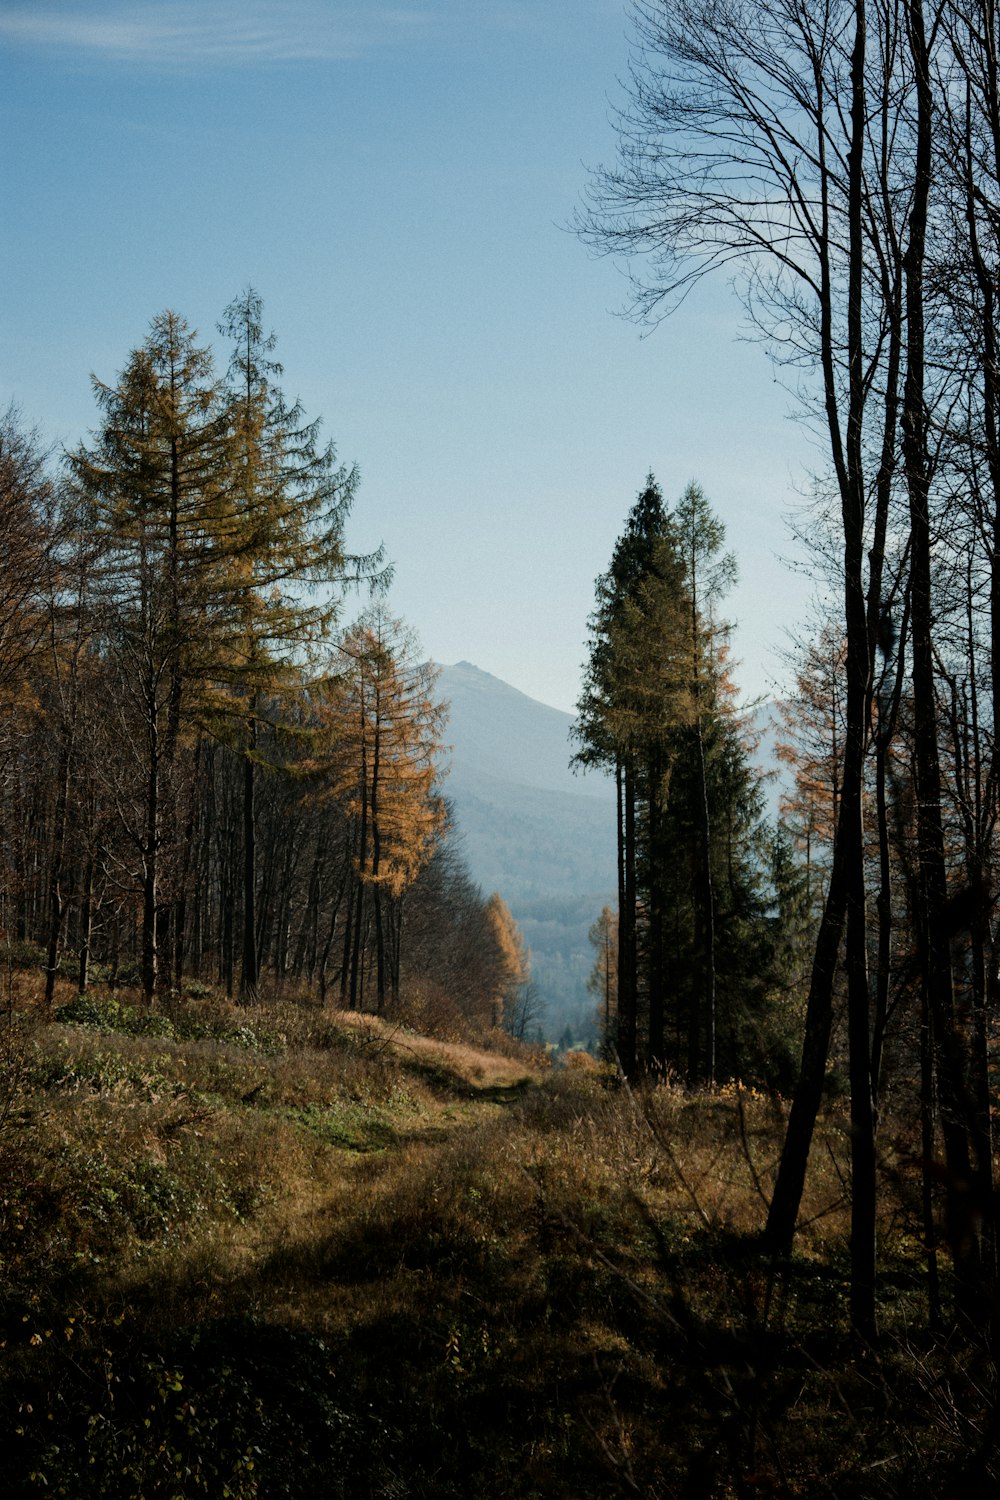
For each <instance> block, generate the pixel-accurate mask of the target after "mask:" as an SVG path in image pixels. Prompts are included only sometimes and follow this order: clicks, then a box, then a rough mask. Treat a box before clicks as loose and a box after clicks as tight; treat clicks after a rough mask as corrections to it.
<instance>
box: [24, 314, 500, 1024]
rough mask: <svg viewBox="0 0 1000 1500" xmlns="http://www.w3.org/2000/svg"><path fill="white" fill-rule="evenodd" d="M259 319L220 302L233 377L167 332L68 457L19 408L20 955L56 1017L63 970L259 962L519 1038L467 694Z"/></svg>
mask: <svg viewBox="0 0 1000 1500" xmlns="http://www.w3.org/2000/svg"><path fill="white" fill-rule="evenodd" d="M262 317H263V309H262V304H261V300H260V297H259V296H258V294H257V293H256V292H254V291H253V290H252V289H248V290H247V291H246V292H245V293H243V294H242V295H241V297H239V298H238V299H236V301H234V302H233V303H232V304H231V305H230V307H229V308H228V309H227V310H226V313H225V315H224V319H223V322H222V324H221V325H220V333H222V334H223V336H224V337H225V338H226V339H227V341H228V344H229V346H230V349H231V356H230V360H229V364H228V368H227V369H226V371H225V372H224V373H223V374H221V375H220V374H218V373H217V372H216V370H215V366H214V362H213V355H212V351H211V350H210V349H208V348H202V347H200V346H199V345H198V343H197V341H196V338H195V336H194V334H193V333H192V331H191V330H190V329H189V328H188V326H187V325H186V324H185V322H184V320H183V319H182V318H181V317H180V316H179V315H178V314H175V313H173V312H166V313H163V314H161V315H159V316H157V317H156V318H154V319H153V322H152V324H151V327H150V332H149V334H148V336H147V338H146V340H145V341H144V343H143V344H142V345H141V346H140V347H138V348H136V349H135V350H134V351H133V352H132V353H131V355H130V356H129V357H128V360H127V363H126V364H125V366H124V368H123V370H122V371H121V373H120V375H119V376H118V378H117V380H116V381H115V382H114V383H113V384H110V385H103V384H100V383H97V382H96V381H95V395H96V400H97V407H98V425H97V429H96V433H95V436H94V441H93V445H92V446H91V447H87V446H86V445H81V446H80V447H78V448H76V449H75V450H73V451H71V452H69V453H67V454H66V455H65V461H64V463H63V464H62V466H61V468H57V467H55V466H54V465H53V464H52V463H51V462H48V463H47V462H46V455H44V454H43V453H42V452H41V451H40V450H39V444H38V442H37V439H35V438H34V436H33V434H32V432H31V431H30V429H28V428H27V427H26V425H25V422H24V421H23V419H22V418H21V416H20V414H19V413H18V412H17V411H15V410H13V409H11V410H8V412H7V413H6V415H5V416H4V418H3V422H2V426H0V476H2V478H0V483H2V487H3V511H2V522H0V524H2V526H3V579H4V582H3V594H4V600H3V621H2V635H0V655H2V658H3V668H2V673H3V681H4V686H5V689H6V691H7V696H8V704H9V710H8V713H7V715H6V717H5V722H4V766H5V773H4V796H5V817H4V829H5V831H4V862H5V871H6V880H5V886H4V898H3V899H4V910H5V919H4V926H5V930H6V932H7V935H8V940H9V941H10V942H12V943H13V944H14V945H15V950H16V951H17V952H18V953H19V954H21V955H30V954H31V953H32V952H35V953H38V954H44V964H45V975H46V981H45V1001H46V1005H47V1006H49V1007H51V1005H52V1002H53V996H54V994H55V986H56V980H57V977H58V976H59V975H60V974H61V973H65V974H72V976H73V977H74V979H75V982H76V988H77V990H78V992H79V993H80V994H84V993H86V992H87V990H88V987H89V984H90V983H91V981H92V980H94V979H99V980H100V981H101V982H104V983H106V984H107V985H109V986H110V988H111V989H112V990H114V989H115V988H116V987H118V986H120V985H123V984H126V985H127V984H132V985H138V986H139V987H140V988H141V990H142V993H143V995H144V997H145V998H146V1000H147V1001H150V1002H151V1001H152V1000H153V998H154V997H155V996H159V995H164V994H165V995H170V994H179V993H181V992H182V991H183V990H184V989H185V987H189V986H190V985H191V984H194V985H199V984H208V985H219V986H220V987H221V988H222V990H223V991H224V992H225V994H226V995H228V996H234V995H236V996H238V998H239V1000H240V1002H241V1003H242V1004H245V1005H251V1004H253V1003H254V1002H255V1000H256V999H257V997H258V990H259V985H260V981H261V975H262V973H266V974H267V975H268V981H269V983H273V985H274V987H275V990H276V992H277V993H278V994H279V995H280V994H281V993H283V992H284V991H285V990H286V989H287V990H292V991H295V990H300V991H305V990H309V991H315V992H316V993H317V994H318V995H319V997H320V999H321V1001H322V1000H325V999H326V998H327V997H328V996H329V997H330V998H331V999H332V998H334V997H336V999H337V1000H338V1002H339V1003H340V1004H341V1005H343V1006H345V1007H347V1008H349V1009H358V1008H361V1009H366V1010H373V1011H376V1012H379V1013H381V1012H383V1011H385V1010H386V1008H387V1007H392V1008H393V1009H395V1010H396V1011H397V1012H398V1011H399V1008H400V1004H401V994H402V993H403V992H404V990H405V993H406V996H407V1004H408V1006H410V1007H411V1009H412V1010H413V1016H412V1018H413V1019H418V1018H419V1019H427V1024H431V1025H434V1024H436V1025H438V1026H444V1025H446V1024H447V1022H448V1021H449V1019H450V1020H451V1021H452V1022H453V1023H454V1024H455V1025H461V1024H469V1025H473V1026H476V1025H478V1026H486V1027H489V1026H491V1025H494V1024H496V1025H499V1024H501V1023H502V1021H503V1007H504V1001H505V998H507V999H509V1001H510V1003H511V1004H512V1005H513V1004H516V1000H517V996H516V991H517V989H518V986H519V985H521V984H523V983H524V982H525V979H526V976H525V974H523V973H522V970H523V968H524V958H523V955H522V954H520V952H518V951H516V934H515V932H514V929H513V923H512V920H511V918H510V915H509V912H507V910H506V907H505V906H504V904H503V902H502V900H501V899H500V898H499V897H497V898H495V899H494V900H493V902H492V904H490V903H487V902H486V901H485V899H484V898H483V897H482V895H481V894H480V893H479V892H478V890H477V889H476V887H475V886H474V885H473V883H472V881H471V880H470V878H469V876H468V874H467V872H466V871H465V869H464V866H463V864H462V861H461V859H460V857H459V856H458V854H457V852H455V851H453V849H452V848H451V847H450V845H449V842H448V840H447V837H446V833H447V829H448V824H449V809H448V805H447V802H446V801H445V799H444V797H443V795H442V788H441V786H440V785H439V782H440V776H439V774H438V756H439V754H440V752H441V749H442V745H443V726H444V722H445V719H446V714H447V706H446V705H445V704H444V703H443V702H441V701H439V699H438V697H437V696H436V694H435V672H434V669H433V668H432V667H431V666H430V665H429V664H428V663H427V662H426V661H424V660H423V659H422V657H421V654H420V651H419V647H418V644H417V641H416V637H415V636H414V634H413V632H412V631H410V630H408V629H407V627H406V626H405V625H404V624H403V622H402V621H400V620H398V619H395V618H394V617H393V616H392V615H391V614H390V613H389V610H388V608H387V605H386V603H385V599H384V594H385V589H386V586H387V584H388V581H389V577H390V575H391V569H390V568H388V567H387V566H386V564H385V561H384V558H383V555H382V553H381V552H376V553H374V554H372V555H371V556H368V557H353V556H349V555H347V554H346V553H345V550H344V523H345V520H346V517H347V514H348V512H349V510H350V507H351V504H352V501H353V499H354V495H355V490H356V486H357V478H358V475H357V470H356V469H354V468H350V467H348V466H346V465H342V464H338V461H337V458H336V453H335V450H334V448H333V446H332V444H329V443H326V444H324V442H323V441H322V439H321V436H320V431H319V423H318V421H312V422H310V421H308V420H307V419H306V417H305V415H304V414H303V412H302V411H301V409H300V408H299V407H298V406H297V405H294V404H289V403H288V402H287V400H286V398H285V396H284V394H283V392H282V390H281V387H280V385H279V383H278V382H279V380H280V377H281V374H282V371H281V366H280V365H279V364H278V363H277V362H276V360H274V359H273V358H272V354H273V349H274V338H273V335H270V334H267V333H265V331H264V326H263V323H262V321H261V320H262ZM352 590H353V591H354V592H355V593H356V592H357V591H358V590H362V591H363V592H364V593H365V594H367V595H368V596H369V602H368V603H367V605H366V606H365V607H363V608H361V609H360V612H359V613H358V615H357V618H356V619H355V620H354V621H353V622H351V623H347V624H345V623H344V621H343V620H342V619H341V613H342V611H343V609H344V606H345V602H349V601H350V597H351V592H352ZM404 933H405V937H404ZM512 945H513V946H512Z"/></svg>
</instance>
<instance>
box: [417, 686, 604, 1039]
mask: <svg viewBox="0 0 1000 1500" xmlns="http://www.w3.org/2000/svg"><path fill="white" fill-rule="evenodd" d="M439 691H440V693H441V696H442V697H444V698H446V699H447V700H448V701H449V702H450V704H451V716H450V719H449V722H448V729H447V731H446V733H447V739H448V740H449V742H450V744H451V746H452V750H451V755H450V773H449V775H448V777H447V779H446V781H445V785H444V790H445V792H446V794H447V795H448V797H450V798H451V801H452V803H453V805H454V810H455V822H456V825H457V828H458V831H459V834H460V836H461V838H462V848H463V853H464V854H465V857H466V859H467V860H468V863H469V867H470V869H471V871H472V875H473V877H474V878H475V879H476V880H477V881H478V882H479V884H480V885H482V887H483V889H484V890H485V891H487V892H489V891H493V890H497V891H499V892H500V894H501V895H502V896H503V897H504V899H505V901H506V902H507V904H508V905H509V906H510V909H511V911H512V912H513V914H514V917H515V920H516V921H517V922H518V924H519V926H520V927H521V928H522V930H523V932H524V935H525V939H526V941H527V942H528V944H529V946H530V947H531V950H532V960H533V972H534V976H535V979H536V982H537V984H538V987H539V991H540V993H541V996H542V999H543V1001H544V1002H545V1016H544V1020H543V1030H544V1031H545V1034H546V1035H547V1036H552V1037H555V1036H559V1035H561V1034H562V1032H563V1031H564V1030H565V1028H566V1026H569V1027H570V1029H571V1031H572V1032H573V1035H574V1037H575V1038H577V1039H586V1038H587V1037H589V1036H590V1035H592V1033H593V1020H592V1018H593V1010H594V1002H593V999H592V998H591V996H590V995H589V994H588V992H587V988H586V981H587V975H588V974H589V973H590V970H591V967H592V965H593V952H592V950H591V947H590V944H589V942H588V940H587V931H588V929H589V927H590V925H591V923H592V922H593V921H594V919H595V918H596V917H597V915H598V914H599V912H600V910H601V907H602V906H603V905H605V904H606V903H607V904H611V905H614V902H615V899H616V898H615V890H616V885H617V874H616V849H615V789H614V784H613V782H612V781H611V779H610V778H609V777H607V776H604V775H602V774H600V773H597V772H588V773H587V774H586V775H582V774H581V775H574V773H573V772H572V771H571V770H570V768H569V762H570V757H571V756H572V754H573V749H574V746H573V744H572V743H571V740H570V729H571V726H572V723H573V717H572V715H571V714H567V713H562V712H561V711H560V710H559V709H556V708H550V707H548V705H546V704H544V703H538V702H536V701H535V699H533V698H529V697H528V696H527V695H526V694H525V693H521V692H519V691H518V690H517V688H513V687H511V686H510V684H509V683H506V682H502V681H501V680H500V679H499V678H498V677H493V676H492V675H491V674H490V673H489V672H483V671H481V670H480V668H478V667H475V666H473V665H472V664H471V663H470V662H465V661H462V662H458V663H457V665H455V666H451V667H443V668H442V669H441V679H440V683H439Z"/></svg>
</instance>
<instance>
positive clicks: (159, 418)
mask: <svg viewBox="0 0 1000 1500" xmlns="http://www.w3.org/2000/svg"><path fill="white" fill-rule="evenodd" d="M94 386H95V393H96V397H97V402H98V405H99V407H100V410H101V413H102V423H101V426H100V428H99V430H98V433H97V436H96V441H95V444H94V446H93V447H92V448H87V447H85V446H81V447H80V448H78V449H77V450H76V451H75V452H73V453H71V454H70V455H69V462H70V467H71V471H72V473H73V475H74V477H75V480H76V482H77V484H78V485H79V487H80V490H81V494H82V497H83V503H84V504H85V505H87V506H89V508H90V524H91V527H92V530H93V534H94V539H95V546H96V547H97V549H98V550H99V552H100V555H101V567H100V573H99V578H98V580H97V582H96V587H97V589H98V591H99V594H100V597H101V601H102V606H103V608H104V609H105V610H106V612H107V620H108V623H109V643H110V647H111V651H112V655H113V658H114V661H115V664H116V670H117V676H118V689H119V691H118V694H117V702H116V704H115V708H116V711H117V714H118V717H119V727H120V730H121V735H122V744H123V745H125V746H127V747H128V750H129V753H130V756H131V761H132V770H133V775H134V778H135V780H136V783H137V785H136V792H137V807H136V812H135V814H134V815H133V813H132V812H131V811H129V810H128V809H127V807H126V806H125V805H124V804H122V806H123V817H124V819H125V823H126V827H127V832H128V835H129V837H130V839H131V840H132V842H133V845H134V847H135V849H136V851H137V853H138V856H139V866H140V872H139V878H140V886H141V890H142V934H143V937H142V951H143V958H142V972H143V989H144V991H145V993H146V995H147V996H152V994H153V992H154V990H155V989H156V987H157V983H158V979H159V974H160V967H161V963H162V961H163V960H164V959H165V957H166V954H167V942H166V927H167V921H168V914H169V905H170V903H169V900H168V896H167V888H166V885H165V869H164V860H165V856H168V855H169V854H170V853H172V852H173V844H174V840H175V836H176V815H177V802H178V796H179V790H180V788H179V782H178V775H179V751H180V748H181V740H182V736H183V734H184V732H185V730H187V729H188V728H190V726H191V725H192V724H193V723H195V722H197V720H198V719H199V717H200V716H201V715H203V714H204V713H205V712H206V711H207V708H208V704H209V701H210V698H211V695H212V690H213V684H214V683H215V681H216V680H217V679H218V678H219V677H220V676H221V675H223V674H224V673H225V671H226V670H227V667H228V664H229V662H230V659H231V650H232V642H233V629H232V613H233V602H234V600H235V598H236V597H237V595H238V579H237V577H236V576H235V573H234V556H233V550H232V546H231V534H230V530H229V523H228V500H227V497H228V481H229V474H230V466H231V456H232V444H231V430H230V424H229V420H228V415H227V412H226V410H225V406H224V404H223V402H222V400H221V395H220V390H219V386H218V383H217V382H216V380H215V378H214V374H213V368H212V358H211V355H210V353H209V351H208V350H206V349H202V348H200V347H199V346H198V345H197V344H196V342H195V335H194V333H193V332H192V331H191V330H190V329H189V328H188V326H187V324H186V323H185V322H184V320H183V319H182V318H180V317H178V315H177V314H176V313H173V312H170V311H167V312H165V313H162V314H160V315H159V316H158V317H157V318H155V319H154V320H153V323H152V327H151V330H150V333H149V336H148V337H147V339H146V341H145V343H144V344H143V345H142V346H141V347H140V348H138V349H136V350H135V351H134V352H133V353H132V355H131V356H130V358H129V361H128V363H127V364H126V366H125V369H124V370H123V372H122V374H121V375H120V376H119V379H118V381H117V382H116V384H114V385H112V386H108V385H103V384H101V383H100V382H98V381H96V380H95V382H94Z"/></svg>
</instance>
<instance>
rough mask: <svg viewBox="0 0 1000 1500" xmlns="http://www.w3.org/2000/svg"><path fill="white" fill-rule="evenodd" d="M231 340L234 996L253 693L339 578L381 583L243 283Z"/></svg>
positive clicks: (295, 645)
mask: <svg viewBox="0 0 1000 1500" xmlns="http://www.w3.org/2000/svg"><path fill="white" fill-rule="evenodd" d="M219 328H220V332H221V333H223V334H224V335H225V336H226V337H227V338H229V339H230V340H231V343H232V354H231V358H230V363H229V371H228V376H227V382H226V399H227V409H228V413H229V417H230V421H231V423H232V431H233V453H232V469H231V475H230V489H229V493H228V497H227V504H228V514H229V526H230V538H229V545H230V547H231V550H232V552H233V554H234V556H235V557H236V558H237V559H238V565H237V569H236V572H237V576H238V577H239V579H240V587H239V590H238V593H237V594H236V596H235V600H234V602H235V606H236V620H235V627H236V628H235V641H234V652H233V658H232V665H231V670H230V672H229V674H228V684H229V695H228V696H227V697H226V699H225V700H224V701H223V702H222V703H221V705H220V718H221V720H222V722H223V723H224V722H225V720H226V718H227V717H228V718H231V719H235V720H236V721H237V722H238V723H239V725H241V726H242V738H243V744H242V755H243V862H244V863H243V941H242V965H241V971H240V998H241V1000H243V1001H244V1002H249V1001H252V1000H253V999H255V998H256V994H257V986H258V981H259V955H258V942H257V930H256V917H255V913H256V908H257V860H256V832H255V814H254V801H255V785H256V772H257V765H258V761H259V746H258V725H259V720H260V716H261V713H262V712H263V711H265V710H264V708H263V704H264V702H265V699H266V702H267V709H266V712H268V713H269V715H270V716H271V717H272V718H273V717H274V715H275V714H278V715H279V717H280V702H281V693H282V689H283V688H287V687H288V685H289V682H290V681H292V682H294V680H295V676H296V671H297V669H301V668H303V667H305V666H306V664H307V663H308V661H309V659H310V655H312V656H313V658H315V653H316V652H317V650H318V649H319V647H320V645H321V643H323V642H324V641H325V640H326V639H327V637H328V635H329V633H330V630H331V629H332V626H333V624H334V622H335V620H336V618H337V616H338V613H339V610H340V607H341V603H342V595H343V587H344V585H345V583H346V582H348V581H349V580H354V581H359V580H360V579H361V578H363V577H367V578H368V579H369V581H372V582H375V581H377V582H381V583H384V582H385V581H387V576H388V575H387V570H386V569H385V567H384V562H383V556H382V552H381V550H378V551H376V552H374V553H372V554H370V555H368V556H365V557H360V556H349V555H348V553H347V551H346V548H345V544H344V523H345V521H346V519H347V515H348V513H349V511H350V508H351V505H352V503H353V500H354V497H355V493H356V490H357V485H358V477H359V476H358V470H357V467H356V466H353V465H350V466H349V465H345V464H341V463H338V460H337V454H336V449H335V448H334V446H333V444H332V443H330V442H328V443H325V444H324V443H323V442H322V441H321V439H320V432H319V422H318V421H314V422H307V421H306V419H305V416H304V413H303V411H302V408H301V406H300V405H299V403H297V402H296V403H293V404H289V403H288V402H287V400H286V398H285V396H284V394H283V392H282V391H281V388H280V386H279V385H278V383H277V382H278V380H279V378H280V377H281V375H282V373H283V371H282V367H281V365H280V364H279V363H278V362H277V361H276V360H274V359H273V358H272V355H273V351H274V347H275V338H274V335H273V334H269V333H265V330H264V323H263V303H262V300H261V297H260V295H259V294H258V293H257V292H256V291H255V290H254V289H253V288H252V287H248V288H246V289H245V290H244V291H243V292H241V294H240V295H239V296H238V297H237V298H236V299H235V300H234V301H233V302H231V303H230V304H229V306H228V307H227V308H226V311H225V313H224V315H223V319H222V322H221V323H220V325H219Z"/></svg>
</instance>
